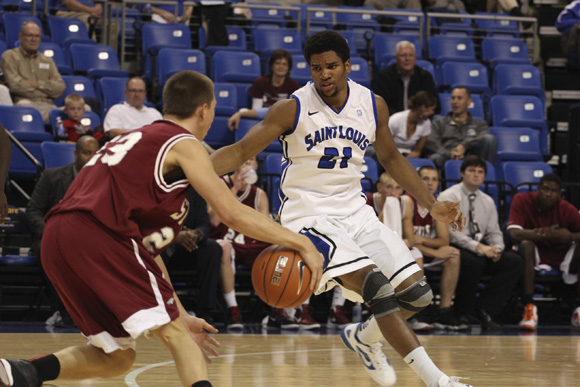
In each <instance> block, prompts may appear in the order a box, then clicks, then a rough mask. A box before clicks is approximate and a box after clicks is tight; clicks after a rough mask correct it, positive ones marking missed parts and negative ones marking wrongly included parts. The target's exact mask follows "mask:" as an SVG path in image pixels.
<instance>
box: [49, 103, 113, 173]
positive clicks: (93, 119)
mask: <svg viewBox="0 0 580 387" xmlns="http://www.w3.org/2000/svg"><path fill="white" fill-rule="evenodd" d="M57 117H60V119H61V120H63V121H64V120H66V119H67V115H66V113H65V112H64V111H63V110H61V109H52V110H51V111H50V113H49V119H50V125H51V126H52V134H53V136H55V137H56V136H57V134H58V128H57V124H56V121H57ZM101 123H102V120H101V117H100V116H99V115H98V114H97V113H95V112H90V111H86V112H85V114H83V118H82V119H81V124H83V125H85V126H89V127H91V128H92V129H93V130H94V129H95V128H96V127H97V126H99V125H101ZM47 168H48V167H47Z"/></svg>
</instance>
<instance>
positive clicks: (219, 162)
mask: <svg viewBox="0 0 580 387" xmlns="http://www.w3.org/2000/svg"><path fill="white" fill-rule="evenodd" d="M210 157H211V162H212V164H213V168H214V170H215V172H216V173H217V175H218V176H222V175H225V174H226V173H229V172H232V171H234V170H235V169H237V168H238V167H239V166H240V165H242V163H243V162H244V161H245V160H247V159H244V158H243V157H242V156H241V155H239V152H238V151H237V148H234V147H232V146H225V147H222V148H220V149H218V150H216V151H215V152H214V153H212V154H211V156H210Z"/></svg>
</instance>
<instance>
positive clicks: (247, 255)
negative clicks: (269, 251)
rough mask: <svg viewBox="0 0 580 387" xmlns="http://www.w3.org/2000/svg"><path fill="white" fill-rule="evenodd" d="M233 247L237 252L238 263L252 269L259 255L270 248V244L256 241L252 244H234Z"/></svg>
mask: <svg viewBox="0 0 580 387" xmlns="http://www.w3.org/2000/svg"><path fill="white" fill-rule="evenodd" d="M232 247H233V248H234V250H235V252H236V262H238V263H243V264H245V265H247V266H249V267H252V265H253V264H254V261H256V258H258V255H259V254H260V253H261V252H262V251H264V249H265V248H267V247H270V243H266V242H261V241H255V242H254V243H252V244H248V245H240V244H239V243H235V242H232Z"/></svg>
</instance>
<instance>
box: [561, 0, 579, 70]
mask: <svg viewBox="0 0 580 387" xmlns="http://www.w3.org/2000/svg"><path fill="white" fill-rule="evenodd" d="M556 28H557V29H558V31H560V33H561V34H562V51H564V54H566V55H573V56H575V57H576V58H575V59H576V61H578V57H579V56H580V0H574V1H572V2H571V3H570V4H568V5H567V6H566V7H565V8H564V9H563V10H562V12H560V14H559V15H558V19H557V20H556Z"/></svg>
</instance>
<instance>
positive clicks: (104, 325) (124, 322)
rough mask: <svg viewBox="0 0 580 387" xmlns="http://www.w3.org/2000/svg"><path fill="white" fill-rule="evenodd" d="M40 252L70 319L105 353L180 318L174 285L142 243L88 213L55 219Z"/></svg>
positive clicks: (50, 219) (58, 216)
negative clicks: (113, 230) (107, 225)
mask: <svg viewBox="0 0 580 387" xmlns="http://www.w3.org/2000/svg"><path fill="white" fill-rule="evenodd" d="M41 251H42V254H41V257H42V265H43V267H44V270H45V271H46V274H47V275H48V277H49V278H50V281H51V282H52V284H53V285H54V287H55V288H56V290H57V292H58V294H59V295H60V297H61V299H62V301H63V303H64V305H65V306H66V308H67V310H68V311H69V313H70V315H71V317H72V319H73V320H74V322H75V323H76V324H77V326H78V328H79V329H80V330H81V332H82V333H83V335H85V336H86V337H87V338H88V339H89V341H90V342H91V343H92V344H93V345H95V346H97V347H101V348H103V349H104V350H105V351H106V352H111V351H113V350H116V349H119V348H123V347H124V346H123V345H117V346H116V344H115V342H122V341H123V340H122V339H123V338H129V339H130V338H133V339H135V338H137V337H138V336H139V335H141V334H142V333H144V332H145V331H147V330H150V329H153V328H156V327H158V326H161V325H164V324H167V323H169V322H170V321H172V320H174V319H176V318H177V317H178V316H179V310H178V309H177V306H176V305H175V300H174V299H173V289H172V287H171V285H170V284H169V283H168V282H167V281H166V280H165V279H164V278H163V274H162V271H161V269H160V268H159V266H158V265H157V263H156V262H155V260H154V259H153V257H151V255H150V254H149V253H148V252H147V251H146V250H145V248H144V247H143V245H142V244H141V243H140V241H136V240H133V239H131V238H127V237H125V238H123V237H120V236H118V235H116V234H114V233H112V232H111V231H110V230H108V229H107V228H105V227H104V226H103V225H102V224H101V223H99V222H98V221H97V220H95V218H93V217H92V216H91V215H90V214H88V213H85V212H68V213H61V214H55V215H52V216H51V217H50V218H49V220H48V222H47V224H46V226H45V229H44V233H43V237H42V250H41ZM119 339H120V340H119ZM117 344H118V343H117Z"/></svg>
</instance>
